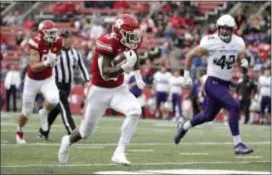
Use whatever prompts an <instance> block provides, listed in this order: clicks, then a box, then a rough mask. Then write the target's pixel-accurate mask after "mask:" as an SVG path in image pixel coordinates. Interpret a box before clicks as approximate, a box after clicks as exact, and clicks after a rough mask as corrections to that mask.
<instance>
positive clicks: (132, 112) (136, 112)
mask: <svg viewBox="0 0 272 175" xmlns="http://www.w3.org/2000/svg"><path fill="white" fill-rule="evenodd" d="M141 115H142V109H141V107H140V106H137V107H136V106H135V107H133V108H131V109H130V110H129V111H128V112H127V116H137V117H140V116H141Z"/></svg>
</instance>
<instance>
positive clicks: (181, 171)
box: [94, 169, 270, 174]
mask: <svg viewBox="0 0 272 175" xmlns="http://www.w3.org/2000/svg"><path fill="white" fill-rule="evenodd" d="M94 174H270V172H266V171H237V170H205V169H169V170H139V171H98V172H95V173H94Z"/></svg>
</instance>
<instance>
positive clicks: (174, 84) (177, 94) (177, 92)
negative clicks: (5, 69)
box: [169, 70, 183, 121]
mask: <svg viewBox="0 0 272 175" xmlns="http://www.w3.org/2000/svg"><path fill="white" fill-rule="evenodd" d="M182 85H183V77H182V76H180V72H179V70H175V71H174V74H173V75H172V76H171V78H170V94H169V99H170V100H171V101H172V112H173V114H174V121H180V120H183V117H182V108H181V101H182V95H181V93H182ZM177 108H178V111H177V110H176V109H177Z"/></svg>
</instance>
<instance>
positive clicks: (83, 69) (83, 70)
mask: <svg viewBox="0 0 272 175" xmlns="http://www.w3.org/2000/svg"><path fill="white" fill-rule="evenodd" d="M77 57H78V67H79V69H80V72H81V75H82V76H83V78H84V82H87V81H89V80H90V77H89V73H88V71H87V69H86V67H85V65H84V63H83V61H82V58H81V56H80V54H79V53H78V52H77Z"/></svg>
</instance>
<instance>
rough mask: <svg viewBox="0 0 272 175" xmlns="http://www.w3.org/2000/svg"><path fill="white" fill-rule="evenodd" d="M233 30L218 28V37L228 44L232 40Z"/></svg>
mask: <svg viewBox="0 0 272 175" xmlns="http://www.w3.org/2000/svg"><path fill="white" fill-rule="evenodd" d="M232 33H233V28H231V27H227V26H218V36H219V37H220V39H221V40H222V41H224V42H226V43H229V42H230V41H231V38H232Z"/></svg>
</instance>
